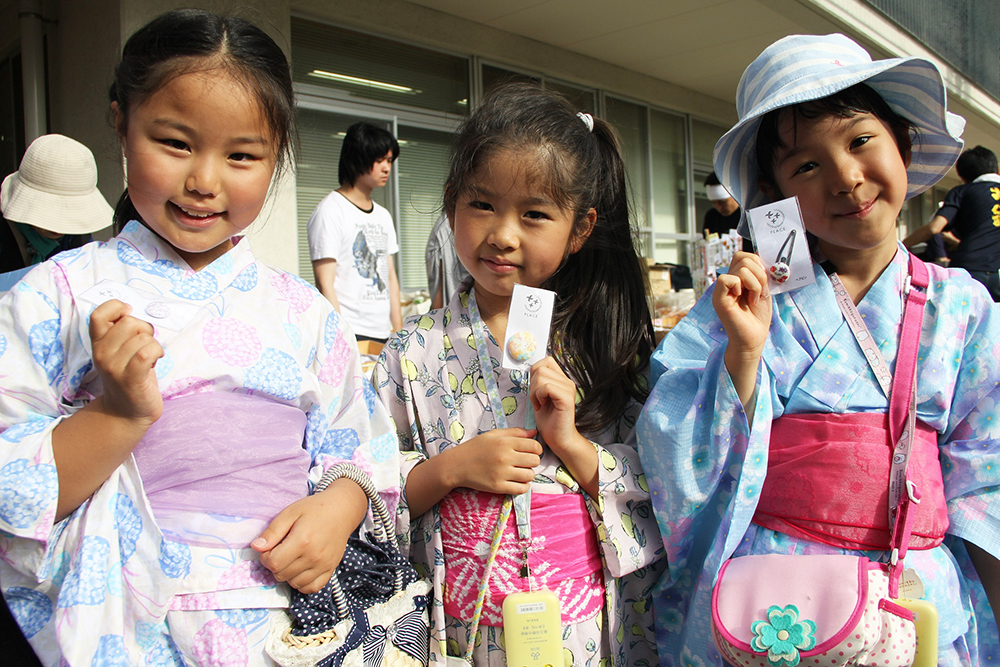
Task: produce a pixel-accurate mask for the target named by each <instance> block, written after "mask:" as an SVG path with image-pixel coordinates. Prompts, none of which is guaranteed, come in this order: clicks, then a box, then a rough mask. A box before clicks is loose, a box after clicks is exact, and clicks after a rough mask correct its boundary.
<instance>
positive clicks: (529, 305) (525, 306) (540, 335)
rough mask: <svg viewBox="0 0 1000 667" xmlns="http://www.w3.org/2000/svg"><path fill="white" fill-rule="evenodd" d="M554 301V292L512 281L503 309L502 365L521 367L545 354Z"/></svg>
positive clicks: (529, 364) (529, 366) (527, 366)
mask: <svg viewBox="0 0 1000 667" xmlns="http://www.w3.org/2000/svg"><path fill="white" fill-rule="evenodd" d="M555 303H556V293H555V292H550V291H549V290H546V289H539V288H537V287H527V286H525V285H514V292H513V293H512V294H511V295H510V311H509V312H508V313H507V339H506V340H505V341H504V342H503V364H501V365H502V366H503V367H504V368H514V369H518V370H522V371H523V370H527V369H529V368H531V365H532V364H534V363H535V362H536V361H541V360H542V359H544V358H545V355H546V354H547V353H548V347H549V327H550V326H551V325H552V309H553V308H554V307H555Z"/></svg>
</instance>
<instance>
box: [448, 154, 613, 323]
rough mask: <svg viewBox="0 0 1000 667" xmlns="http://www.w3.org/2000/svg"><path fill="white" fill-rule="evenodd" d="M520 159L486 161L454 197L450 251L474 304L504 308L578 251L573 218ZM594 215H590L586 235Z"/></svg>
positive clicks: (578, 238)
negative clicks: (467, 278)
mask: <svg viewBox="0 0 1000 667" xmlns="http://www.w3.org/2000/svg"><path fill="white" fill-rule="evenodd" d="M524 157H525V156H523V155H520V154H514V155H512V154H511V153H510V152H508V151H504V152H501V153H499V154H497V155H495V156H493V158H492V159H490V160H487V161H486V162H485V164H484V165H483V166H482V167H481V168H480V169H479V171H478V172H477V173H476V174H475V175H474V177H473V178H472V179H470V183H469V185H470V187H469V188H468V191H466V192H462V193H460V194H459V196H458V198H457V201H456V203H455V211H454V215H453V216H452V220H453V223H452V224H453V229H454V232H455V248H456V250H457V252H458V257H459V259H460V260H461V261H462V264H463V265H464V266H465V268H466V269H468V271H469V273H471V274H472V276H473V278H475V281H476V298H477V301H478V302H479V303H480V304H482V303H483V302H484V301H487V300H488V301H490V302H491V305H492V306H493V307H495V308H506V304H507V303H509V301H510V295H511V293H512V291H513V289H514V284H515V283H519V284H522V285H527V286H529V287H539V286H540V285H541V284H542V283H543V282H545V281H546V280H547V279H548V278H549V277H550V276H551V275H552V274H554V273H555V272H556V271H557V270H558V269H559V267H560V265H561V264H562V262H563V258H564V257H565V256H566V255H567V254H570V253H574V252H576V251H577V250H579V249H580V247H582V245H583V242H584V241H585V240H586V238H587V234H586V233H584V234H574V233H573V232H574V213H573V211H572V210H570V209H568V208H564V207H562V206H560V205H559V204H557V203H556V202H555V201H554V200H553V199H552V196H551V195H550V194H549V193H548V192H546V190H545V188H543V187H541V186H540V185H539V184H538V183H537V182H536V179H531V178H529V175H528V174H526V173H525V168H524V166H523V165H524V164H525V163H526V162H527V160H524V159H523V158H524ZM594 219H596V213H595V212H594V210H593V209H591V211H590V213H589V214H588V218H587V220H588V221H589V223H590V224H589V225H583V226H584V227H585V228H586V229H590V228H591V226H592V224H593V221H594Z"/></svg>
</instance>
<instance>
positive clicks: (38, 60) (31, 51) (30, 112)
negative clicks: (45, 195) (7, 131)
mask: <svg viewBox="0 0 1000 667" xmlns="http://www.w3.org/2000/svg"><path fill="white" fill-rule="evenodd" d="M17 16H18V18H19V19H20V23H21V78H22V80H23V89H24V142H25V145H27V144H30V143H31V142H32V141H34V140H35V139H37V138H38V137H40V136H41V135H43V134H45V133H46V132H47V131H48V128H47V127H46V124H45V116H46V109H45V43H44V41H43V39H42V2H41V0H20V8H19V11H18V13H17Z"/></svg>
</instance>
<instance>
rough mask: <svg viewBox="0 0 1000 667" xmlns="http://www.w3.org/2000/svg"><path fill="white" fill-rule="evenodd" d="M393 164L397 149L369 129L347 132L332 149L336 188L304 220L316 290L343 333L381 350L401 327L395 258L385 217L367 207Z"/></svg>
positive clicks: (380, 132) (369, 126)
mask: <svg viewBox="0 0 1000 667" xmlns="http://www.w3.org/2000/svg"><path fill="white" fill-rule="evenodd" d="M397 157H399V142H397V141H396V138H395V137H394V136H392V134H391V133H390V132H389V131H388V130H384V129H382V128H380V127H376V126H375V125H372V124H371V123H355V124H354V125H352V126H351V127H349V128H347V135H346V136H345V137H344V144H343V146H342V147H341V149H340V166H339V168H338V171H337V176H338V178H339V180H340V187H339V188H337V189H336V190H334V191H333V192H331V193H330V194H329V195H327V196H326V197H325V198H324V199H323V201H321V202H320V203H319V204H318V205H317V206H316V210H314V211H313V213H312V216H311V217H310V218H309V224H308V234H309V256H310V257H311V258H312V263H313V272H314V273H315V275H316V287H318V288H319V291H320V292H322V293H323V296H325V297H326V298H327V299H329V300H330V303H332V304H333V306H334V308H336V309H337V311H338V312H339V313H340V315H341V317H343V318H344V320H345V321H346V322H347V323H348V324H349V325H350V326H351V329H353V330H354V334H355V335H356V336H357V338H358V340H374V341H378V342H380V343H384V342H385V341H386V340H387V339H388V338H389V334H391V333H392V332H393V331H396V330H397V329H399V327H401V326H402V325H403V317H402V311H401V310H400V304H399V280H398V279H397V277H396V269H395V267H394V266H393V260H392V255H395V254H396V253H397V252H399V245H398V244H397V243H396V228H395V227H394V226H393V224H392V216H391V215H389V211H387V210H385V208H383V207H382V206H379V205H378V204H376V203H375V202H374V201H372V190H374V189H375V188H384V187H385V184H386V183H387V182H388V181H389V174H390V173H391V172H392V163H393V162H395V161H396V158H397Z"/></svg>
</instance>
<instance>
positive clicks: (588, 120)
mask: <svg viewBox="0 0 1000 667" xmlns="http://www.w3.org/2000/svg"><path fill="white" fill-rule="evenodd" d="M576 115H577V116H578V117H579V118H580V120H582V121H583V124H584V125H586V126H587V131H588V132H593V131H594V117H593V116H591V115H590V114H589V113H584V112H582V111H581V112H579V113H577V114H576Z"/></svg>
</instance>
